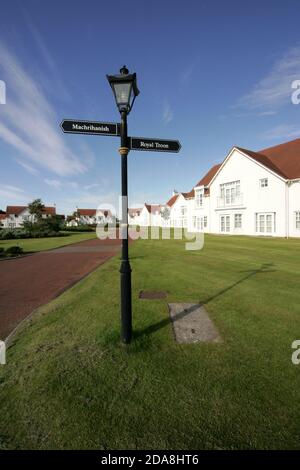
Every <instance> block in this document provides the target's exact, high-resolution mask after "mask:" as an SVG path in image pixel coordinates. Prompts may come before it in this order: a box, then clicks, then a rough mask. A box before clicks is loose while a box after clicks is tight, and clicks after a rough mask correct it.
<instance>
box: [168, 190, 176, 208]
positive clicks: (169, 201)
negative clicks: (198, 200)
mask: <svg viewBox="0 0 300 470" xmlns="http://www.w3.org/2000/svg"><path fill="white" fill-rule="evenodd" d="M178 196H179V193H177V194H174V196H172V197H171V198H170V199H169V200H168V202H167V206H169V207H172V206H173V205H174V204H175V202H176V201H177V198H178Z"/></svg>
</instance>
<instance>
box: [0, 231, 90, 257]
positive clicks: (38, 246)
mask: <svg viewBox="0 0 300 470" xmlns="http://www.w3.org/2000/svg"><path fill="white" fill-rule="evenodd" d="M92 238H96V233H95V232H83V233H72V232H71V233H66V236H65V237H47V238H20V239H15V240H0V248H1V247H2V248H4V249H5V250H6V249H7V248H9V247H10V246H20V247H21V248H23V250H24V252H26V253H28V252H29V253H32V252H35V251H44V250H51V249H53V248H59V247H61V246H65V245H70V244H72V243H77V242H81V241H84V240H91V239H92Z"/></svg>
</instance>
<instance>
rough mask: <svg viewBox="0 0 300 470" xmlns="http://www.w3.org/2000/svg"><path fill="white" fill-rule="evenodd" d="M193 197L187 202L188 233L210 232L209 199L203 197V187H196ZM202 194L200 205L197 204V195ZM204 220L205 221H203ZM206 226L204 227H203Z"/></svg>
mask: <svg viewBox="0 0 300 470" xmlns="http://www.w3.org/2000/svg"><path fill="white" fill-rule="evenodd" d="M194 190H195V197H194V198H193V199H191V200H189V218H188V230H189V231H190V232H209V231H210V228H209V227H210V213H209V208H210V199H209V197H207V196H205V195H204V186H200V187H196V188H194ZM198 193H199V194H200V193H201V194H202V205H199V204H197V194H198ZM205 218H206V219H205ZM205 225H206V226H205Z"/></svg>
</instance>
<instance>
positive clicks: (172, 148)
mask: <svg viewBox="0 0 300 470" xmlns="http://www.w3.org/2000/svg"><path fill="white" fill-rule="evenodd" d="M128 139H129V148H130V149H131V150H144V151H145V150H146V151H148V152H175V153H178V152H179V150H180V149H181V144H180V142H179V140H165V139H150V138H148V137H145V138H144V137H129V138H128Z"/></svg>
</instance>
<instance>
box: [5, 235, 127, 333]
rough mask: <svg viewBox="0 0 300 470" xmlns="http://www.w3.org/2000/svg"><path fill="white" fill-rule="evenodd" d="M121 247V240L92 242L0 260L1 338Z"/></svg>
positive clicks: (96, 240) (117, 251)
mask: <svg viewBox="0 0 300 470" xmlns="http://www.w3.org/2000/svg"><path fill="white" fill-rule="evenodd" d="M120 246H121V242H120V240H98V239H94V240H87V241H84V242H80V243H76V244H73V245H69V246H66V247H62V248H57V249H56V250H51V251H44V252H40V253H35V254H33V255H30V256H26V257H23V258H19V259H13V260H4V261H0V339H1V340H4V339H5V338H6V337H7V336H8V334H9V333H10V332H11V331H12V330H13V329H14V328H15V327H16V326H17V325H18V323H20V321H21V320H23V319H24V318H25V317H26V316H27V315H29V314H30V313H31V312H32V311H33V310H34V309H35V308H37V307H39V306H40V305H43V304H45V303H47V302H49V301H50V300H51V299H53V298H54V297H57V296H58V295H59V294H60V293H62V292H63V291H64V290H65V289H67V288H68V287H70V286H72V285H73V284H75V283H76V282H77V281H79V280H80V279H81V278H82V277H84V276H85V275H86V274H88V273H90V272H91V271H93V270H94V269H95V268H97V267H98V266H100V264H102V263H104V262H105V261H106V260H107V259H109V258H110V257H111V256H113V255H115V254H116V253H119V251H120Z"/></svg>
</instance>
